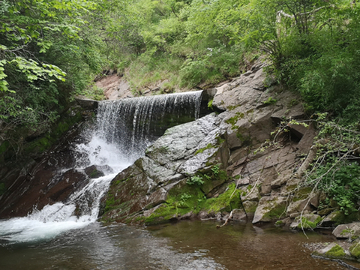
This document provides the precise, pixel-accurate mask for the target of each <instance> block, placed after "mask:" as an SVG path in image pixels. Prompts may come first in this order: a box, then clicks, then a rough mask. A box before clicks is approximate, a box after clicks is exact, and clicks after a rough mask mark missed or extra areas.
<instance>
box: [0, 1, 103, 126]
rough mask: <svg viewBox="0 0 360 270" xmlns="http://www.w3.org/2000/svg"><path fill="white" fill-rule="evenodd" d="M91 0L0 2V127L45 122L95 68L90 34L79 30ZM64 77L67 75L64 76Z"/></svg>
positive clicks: (55, 115) (53, 117)
mask: <svg viewBox="0 0 360 270" xmlns="http://www.w3.org/2000/svg"><path fill="white" fill-rule="evenodd" d="M95 7H96V4H95V2H94V1H90V0H89V1H87V0H75V1H70V2H69V1H67V2H64V1H58V0H55V1H27V0H21V1H15V2H14V1H2V3H1V9H0V13H1V18H2V24H1V28H0V119H1V120H2V121H3V122H4V123H5V125H6V126H5V127H6V128H5V130H11V129H16V128H18V127H19V126H28V127H34V128H39V127H46V126H49V125H50V124H52V123H54V122H55V121H56V119H57V118H58V115H59V112H61V111H62V110H64V107H67V104H68V102H69V100H70V97H71V94H72V92H73V91H75V90H79V89H83V88H84V87H85V85H86V84H88V82H89V79H90V76H89V75H90V72H91V70H93V71H94V70H97V69H98V68H99V67H100V66H99V64H98V63H99V57H96V53H95V49H94V48H95V47H94V44H95V43H94V42H93V40H95V38H94V39H91V37H86V36H85V35H84V33H85V30H86V28H85V27H84V25H85V23H86V21H85V17H86V16H88V15H89V14H90V12H91V11H92V10H94V9H95ZM65 78H66V79H67V80H66V81H65Z"/></svg>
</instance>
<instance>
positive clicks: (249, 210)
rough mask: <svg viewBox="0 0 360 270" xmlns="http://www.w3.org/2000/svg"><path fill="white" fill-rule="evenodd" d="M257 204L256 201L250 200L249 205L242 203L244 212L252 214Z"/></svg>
mask: <svg viewBox="0 0 360 270" xmlns="http://www.w3.org/2000/svg"><path fill="white" fill-rule="evenodd" d="M257 206H258V204H257V203H256V202H251V204H250V205H244V207H245V210H246V213H248V214H254V213H255V212H256V208H257Z"/></svg>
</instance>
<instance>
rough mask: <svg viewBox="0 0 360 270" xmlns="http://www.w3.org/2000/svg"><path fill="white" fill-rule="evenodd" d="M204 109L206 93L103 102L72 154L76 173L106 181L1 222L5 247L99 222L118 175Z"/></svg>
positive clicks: (92, 182) (0, 234) (0, 236)
mask: <svg viewBox="0 0 360 270" xmlns="http://www.w3.org/2000/svg"><path fill="white" fill-rule="evenodd" d="M200 103H201V91H197V92H187V93H180V94H169V95H159V96H151V97H144V98H131V99H124V100H118V101H104V102H100V103H99V107H98V113H97V124H96V128H95V129H93V130H87V131H85V132H84V134H83V136H85V137H87V138H88V139H87V142H86V143H81V144H77V145H75V147H74V150H73V152H74V153H73V154H74V155H75V156H77V157H78V160H77V162H76V163H77V164H76V166H75V167H76V171H78V172H81V173H84V171H85V170H86V169H87V168H89V167H91V166H95V167H94V168H96V169H97V170H100V171H102V173H103V176H101V177H98V178H94V179H93V178H90V179H89V178H87V179H86V180H87V183H86V184H84V185H83V188H81V189H80V190H77V191H76V192H74V193H73V194H71V195H70V197H69V198H68V199H67V200H66V201H65V202H57V203H55V204H52V205H46V206H45V207H44V208H43V209H41V210H37V209H34V211H33V212H32V213H31V214H29V215H28V216H27V217H22V218H13V219H9V220H5V221H0V243H5V244H6V243H9V242H10V243H17V242H31V241H38V240H42V239H49V238H52V237H54V236H56V235H58V234H60V233H62V232H64V231H68V230H71V229H77V228H81V227H84V226H86V225H88V224H90V223H92V222H95V221H96V219H97V217H98V212H99V206H100V200H101V197H102V196H103V195H104V193H105V192H106V191H107V189H108V187H109V185H110V182H111V180H112V179H113V178H114V177H115V176H116V175H117V173H119V172H120V171H122V170H123V169H125V168H126V167H128V166H129V165H131V164H132V163H133V162H134V161H135V160H136V159H137V158H139V157H140V156H142V155H143V154H144V153H145V149H146V147H147V146H148V145H149V144H151V143H152V142H153V141H154V140H155V139H156V138H158V137H159V136H161V135H162V134H163V132H164V131H165V129H166V128H168V127H170V126H173V125H175V124H180V123H184V122H188V121H191V120H194V119H196V118H198V117H199V110H200ZM70 169H73V168H59V170H60V171H62V172H66V171H68V170H70ZM57 178H60V177H57ZM51 181H52V180H51V179H49V182H51ZM65 181H68V179H67V180H65Z"/></svg>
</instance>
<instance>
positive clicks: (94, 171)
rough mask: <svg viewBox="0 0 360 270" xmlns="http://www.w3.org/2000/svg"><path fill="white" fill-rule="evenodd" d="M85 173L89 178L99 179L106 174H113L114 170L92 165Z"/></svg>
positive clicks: (106, 166)
mask: <svg viewBox="0 0 360 270" xmlns="http://www.w3.org/2000/svg"><path fill="white" fill-rule="evenodd" d="M84 172H85V174H86V175H87V176H89V178H99V177H101V176H104V175H105V173H113V172H114V171H113V169H112V168H111V167H110V166H108V165H103V166H97V165H92V166H90V167H87V168H85V169H84Z"/></svg>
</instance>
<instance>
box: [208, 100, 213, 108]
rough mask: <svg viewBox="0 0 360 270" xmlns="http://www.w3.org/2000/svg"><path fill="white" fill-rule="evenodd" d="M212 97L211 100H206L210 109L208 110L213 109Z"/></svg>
mask: <svg viewBox="0 0 360 270" xmlns="http://www.w3.org/2000/svg"><path fill="white" fill-rule="evenodd" d="M213 101H214V100H213V99H211V100H209V102H208V108H209V109H210V110H213Z"/></svg>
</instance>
